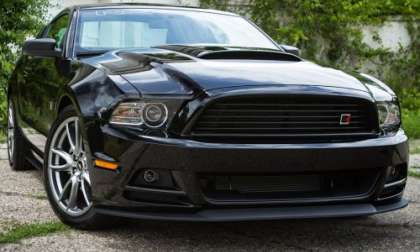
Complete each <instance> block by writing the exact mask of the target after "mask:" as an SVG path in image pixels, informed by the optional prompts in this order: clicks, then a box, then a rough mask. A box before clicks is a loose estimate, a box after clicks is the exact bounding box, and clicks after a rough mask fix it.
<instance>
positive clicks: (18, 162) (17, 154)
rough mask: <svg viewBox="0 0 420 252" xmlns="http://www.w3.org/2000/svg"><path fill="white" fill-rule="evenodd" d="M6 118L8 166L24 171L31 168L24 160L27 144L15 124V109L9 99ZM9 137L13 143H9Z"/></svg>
mask: <svg viewBox="0 0 420 252" xmlns="http://www.w3.org/2000/svg"><path fill="white" fill-rule="evenodd" d="M10 116H11V120H12V122H13V125H11V124H10V122H9V120H10ZM7 120H8V124H7V125H8V126H7V129H8V130H7V155H8V158H9V165H10V168H11V169H12V170H14V171H26V170H31V169H33V166H32V165H30V164H29V162H28V161H27V160H26V158H27V154H28V149H27V147H26V146H28V144H27V142H26V140H25V138H24V136H23V135H22V133H21V130H20V129H19V126H18V124H17V120H16V111H15V107H14V105H13V102H12V101H11V100H9V103H8V110H7ZM11 127H13V129H12V132H13V135H12V136H10V130H11ZM9 138H10V140H11V141H13V143H10V140H9ZM11 144H12V145H13V147H12V145H11ZM11 149H12V151H11Z"/></svg>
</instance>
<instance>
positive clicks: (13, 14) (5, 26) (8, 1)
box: [0, 0, 48, 130]
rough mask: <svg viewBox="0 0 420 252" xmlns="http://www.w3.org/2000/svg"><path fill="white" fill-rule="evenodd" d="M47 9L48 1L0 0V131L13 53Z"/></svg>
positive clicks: (40, 21)
mask: <svg viewBox="0 0 420 252" xmlns="http://www.w3.org/2000/svg"><path fill="white" fill-rule="evenodd" d="M47 7H48V0H1V1H0V13H1V15H0V130H4V129H5V127H6V126H5V122H6V109H5V108H6V88H7V81H8V80H9V78H10V74H11V72H12V70H13V68H14V64H15V61H16V55H17V52H18V51H19V49H20V47H21V45H22V43H23V42H24V41H25V39H26V38H27V37H28V36H31V35H34V34H36V33H37V32H38V31H39V29H40V25H41V23H42V22H43V18H44V15H45V14H46V13H47Z"/></svg>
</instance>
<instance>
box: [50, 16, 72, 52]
mask: <svg viewBox="0 0 420 252" xmlns="http://www.w3.org/2000/svg"><path fill="white" fill-rule="evenodd" d="M68 23H69V15H63V16H61V17H59V18H58V19H57V20H55V21H54V22H53V23H51V25H50V27H49V30H48V33H47V36H46V37H47V38H53V39H55V41H56V42H57V44H56V48H61V49H63V48H64V39H65V36H66V32H67V27H68Z"/></svg>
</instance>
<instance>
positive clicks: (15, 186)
mask: <svg viewBox="0 0 420 252" xmlns="http://www.w3.org/2000/svg"><path fill="white" fill-rule="evenodd" d="M1 147H3V148H4V146H0V148H1ZM4 151H5V150H4V149H3V150H0V158H3V159H4V158H5V156H6V155H5V153H4ZM0 171H1V174H2V178H1V183H0V233H3V232H6V231H7V230H9V229H10V226H11V223H14V224H16V223H20V224H25V223H40V222H47V221H58V220H57V218H56V217H55V216H54V214H53V212H52V211H51V209H50V207H49V205H48V202H47V200H46V199H45V193H44V190H43V187H42V183H41V179H40V176H39V172H37V171H25V172H12V171H10V169H9V167H8V164H7V161H6V160H0ZM405 196H406V198H408V199H409V201H410V206H409V207H408V208H406V209H404V210H401V211H397V212H393V213H388V214H382V215H376V216H371V217H368V218H355V219H328V220H306V221H303V220H295V221H266V222H248V223H224V224H200V223H168V222H155V221H133V220H127V221H126V224H124V225H122V226H121V227H116V228H114V229H112V230H107V231H100V232H98V231H95V232H82V231H76V230H68V231H64V232H60V233H54V234H50V235H47V236H43V237H37V238H30V239H24V240H21V241H20V242H18V243H13V244H2V245H1V244H0V251H76V250H83V251H101V252H105V251H140V250H141V251H255V250H261V251H281V250H288V251H289V250H290V251H299V250H311V251H312V250H318V251H327V250H328V251H342V250H351V251H355V250H357V251H378V250H383V251H396V250H401V251H420V180H418V179H415V178H410V179H409V183H408V188H407V192H406V195H405Z"/></svg>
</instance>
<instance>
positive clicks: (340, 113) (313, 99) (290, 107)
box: [191, 95, 377, 142]
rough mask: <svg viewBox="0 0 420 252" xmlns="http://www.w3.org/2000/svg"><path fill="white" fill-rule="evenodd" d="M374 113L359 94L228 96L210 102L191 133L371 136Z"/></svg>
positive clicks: (243, 137)
mask: <svg viewBox="0 0 420 252" xmlns="http://www.w3.org/2000/svg"><path fill="white" fill-rule="evenodd" d="M376 118H377V116H376V111H375V107H374V104H373V103H372V102H370V101H368V100H364V99H359V98H350V97H341V96H313V95H307V96H296V95H293V96H290V95H289V96H259V97H233V98H232V97H231V98H224V99H220V100H218V101H216V102H213V103H211V104H210V105H209V106H208V107H207V108H206V109H205V110H204V111H203V112H202V114H201V115H200V116H199V118H198V120H197V121H196V123H195V124H194V126H193V127H192V130H191V135H192V136H193V137H195V138H205V139H207V140H209V139H210V140H211V139H214V140H217V141H226V142H244V141H245V142H250V141H253V142H255V141H262V142H269V141H278V140H279V139H284V140H290V141H304V142H307V141H309V142H310V141H316V142H320V141H321V142H324V141H326V142H330V141H352V140H358V139H366V138H371V137H374V136H376V133H377V119H376ZM250 139H252V140H250Z"/></svg>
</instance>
